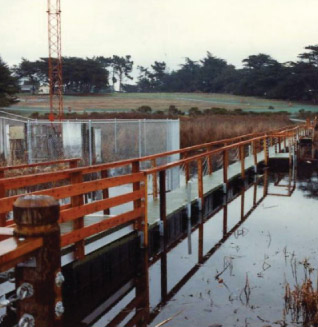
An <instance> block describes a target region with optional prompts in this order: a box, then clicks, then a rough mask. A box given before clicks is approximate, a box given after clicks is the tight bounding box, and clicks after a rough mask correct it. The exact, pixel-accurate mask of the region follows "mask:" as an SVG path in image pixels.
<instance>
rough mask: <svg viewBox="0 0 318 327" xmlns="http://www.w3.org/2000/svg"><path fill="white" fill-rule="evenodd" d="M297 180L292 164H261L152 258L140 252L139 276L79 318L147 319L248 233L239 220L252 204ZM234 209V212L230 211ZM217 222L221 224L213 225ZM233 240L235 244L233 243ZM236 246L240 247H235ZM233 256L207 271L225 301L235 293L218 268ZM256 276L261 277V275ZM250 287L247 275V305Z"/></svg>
mask: <svg viewBox="0 0 318 327" xmlns="http://www.w3.org/2000/svg"><path fill="white" fill-rule="evenodd" d="M295 185H296V182H295V172H294V171H293V170H291V171H290V172H289V173H288V174H287V175H286V174H285V175H283V174H273V175H269V174H268V172H267V170H265V171H264V174H263V175H262V176H255V177H254V180H253V181H252V182H250V183H248V182H244V183H243V185H242V186H241V187H240V190H239V192H236V193H235V194H227V195H224V196H223V202H222V203H221V204H220V205H219V206H217V207H216V208H215V209H214V212H213V214H212V215H210V216H209V217H203V215H202V213H200V214H199V219H198V222H197V223H196V224H195V225H194V226H193V225H192V224H191V219H188V221H187V228H186V230H185V233H184V234H183V235H182V237H181V238H180V239H179V240H178V241H175V242H170V243H169V242H168V240H167V238H163V239H162V244H161V250H160V251H159V253H158V254H156V255H155V256H153V257H152V258H150V260H149V258H148V254H147V253H146V252H143V253H142V260H141V265H140V269H139V273H138V274H137V276H136V277H135V278H134V279H133V280H131V281H129V283H127V284H125V285H124V286H123V287H122V288H121V289H119V290H118V291H117V292H116V294H114V295H113V296H112V299H113V303H112V305H110V304H109V303H110V302H111V301H109V299H108V300H107V301H108V305H107V306H106V305H104V306H103V305H101V307H100V309H99V310H97V311H96V312H95V313H94V314H91V315H90V316H88V317H86V318H85V319H84V320H83V321H82V323H84V325H85V326H94V327H105V326H109V327H112V326H127V327H128V326H147V325H148V324H151V323H152V322H153V321H154V319H155V318H156V317H157V315H158V314H159V313H160V312H161V311H162V310H163V309H164V307H165V306H166V305H167V304H168V303H171V301H172V299H173V297H174V296H175V295H176V294H177V293H178V292H179V291H180V290H181V288H183V287H184V286H185V284H186V283H187V282H188V281H190V280H191V279H192V278H193V277H194V275H195V274H196V273H197V272H198V271H199V270H200V268H201V267H203V266H204V264H205V263H207V261H208V260H210V259H211V258H212V256H213V255H214V254H215V253H216V252H217V250H218V249H220V247H221V246H222V245H223V244H224V243H225V242H226V241H227V240H228V239H229V238H230V237H231V236H234V237H235V239H240V238H245V236H246V235H248V229H247V228H245V227H243V224H244V223H245V222H246V220H247V219H248V218H249V217H250V215H251V214H252V213H253V212H254V210H255V209H256V208H258V207H259V206H261V204H262V203H263V201H264V199H265V198H266V197H268V196H283V197H289V196H291V195H292V194H293V192H294V190H295ZM233 209H234V212H235V213H236V214H235V215H232V214H229V213H230V212H231V211H233ZM233 217H234V218H233ZM235 217H236V218H235ZM216 226H219V228H215V227H216ZM165 234H167V233H165ZM217 235H220V236H219V237H217ZM266 237H268V244H269V245H268V247H269V246H270V242H271V240H270V237H271V236H270V234H268V235H267V236H266ZM231 244H232V243H231ZM231 246H232V245H231ZM233 246H238V245H235V244H234V243H233ZM236 251H237V252H239V249H237V250H236ZM176 258H178V260H177V259H176ZM234 259H235V258H234V257H231V256H227V257H224V258H223V268H222V269H220V270H219V271H218V273H217V274H216V275H215V276H213V275H211V277H210V279H211V280H212V279H215V280H216V281H217V283H219V284H220V285H222V286H223V287H225V288H226V289H228V292H229V296H228V297H229V301H231V298H234V296H235V295H234V293H235V292H234V293H233V290H231V287H230V286H228V285H227V284H226V283H225V281H224V280H223V276H222V274H223V273H224V272H225V271H226V270H228V271H230V274H232V269H233V260H234ZM264 265H265V270H266V269H267V267H268V266H266V265H269V263H268V262H267V259H266V258H264V262H263V270H264ZM265 270H264V271H265ZM233 276H234V275H233ZM246 276H247V275H246ZM258 277H259V278H262V276H261V275H259V276H258ZM198 282H199V281H198ZM207 282H208V280H207ZM193 292H195V290H193ZM250 292H251V290H250V289H249V280H248V277H246V281H245V287H244V288H243V291H242V292H241V293H239V294H238V295H237V297H238V298H240V301H241V302H242V304H244V305H245V306H246V307H248V306H249V296H250ZM204 296H205V295H203V294H202V293H200V294H199V298H200V297H204ZM206 296H208V295H206ZM209 296H210V295H209ZM190 297H191V294H190ZM211 301H212V298H211ZM212 302H213V301H212ZM198 305H199V304H198ZM211 305H212V304H211ZM212 306H213V305H212ZM105 308H106V309H105ZM206 310H210V309H206ZM211 310H212V309H211ZM174 313H176V312H174ZM171 316H173V315H171ZM171 316H170V317H171ZM167 319H168V318H167Z"/></svg>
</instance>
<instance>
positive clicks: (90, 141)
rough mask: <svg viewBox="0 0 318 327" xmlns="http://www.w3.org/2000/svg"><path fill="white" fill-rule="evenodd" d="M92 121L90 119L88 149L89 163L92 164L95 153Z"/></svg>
mask: <svg viewBox="0 0 318 327" xmlns="http://www.w3.org/2000/svg"><path fill="white" fill-rule="evenodd" d="M92 142H93V138H92V121H91V120H89V121H88V151H89V154H88V156H89V165H90V166H91V165H92V164H93V153H92Z"/></svg>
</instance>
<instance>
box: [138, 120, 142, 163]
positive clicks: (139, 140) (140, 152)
mask: <svg viewBox="0 0 318 327" xmlns="http://www.w3.org/2000/svg"><path fill="white" fill-rule="evenodd" d="M138 131H139V132H138V150H139V158H140V157H141V155H142V149H141V120H140V119H139V120H138Z"/></svg>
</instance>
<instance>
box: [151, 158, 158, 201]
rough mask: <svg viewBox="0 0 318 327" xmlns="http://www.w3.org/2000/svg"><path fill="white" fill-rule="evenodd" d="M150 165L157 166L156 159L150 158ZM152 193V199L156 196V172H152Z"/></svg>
mask: <svg viewBox="0 0 318 327" xmlns="http://www.w3.org/2000/svg"><path fill="white" fill-rule="evenodd" d="M151 167H152V168H155V167H157V163H156V159H152V160H151ZM152 195H153V199H154V200H155V199H157V198H158V183H157V173H153V174H152Z"/></svg>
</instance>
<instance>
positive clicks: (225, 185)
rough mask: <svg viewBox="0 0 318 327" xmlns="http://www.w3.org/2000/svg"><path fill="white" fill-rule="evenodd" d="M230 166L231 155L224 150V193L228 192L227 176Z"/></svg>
mask: <svg viewBox="0 0 318 327" xmlns="http://www.w3.org/2000/svg"><path fill="white" fill-rule="evenodd" d="M228 165H229V154H228V151H227V150H223V191H224V193H226V192H227V182H228V176H227V170H228Z"/></svg>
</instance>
